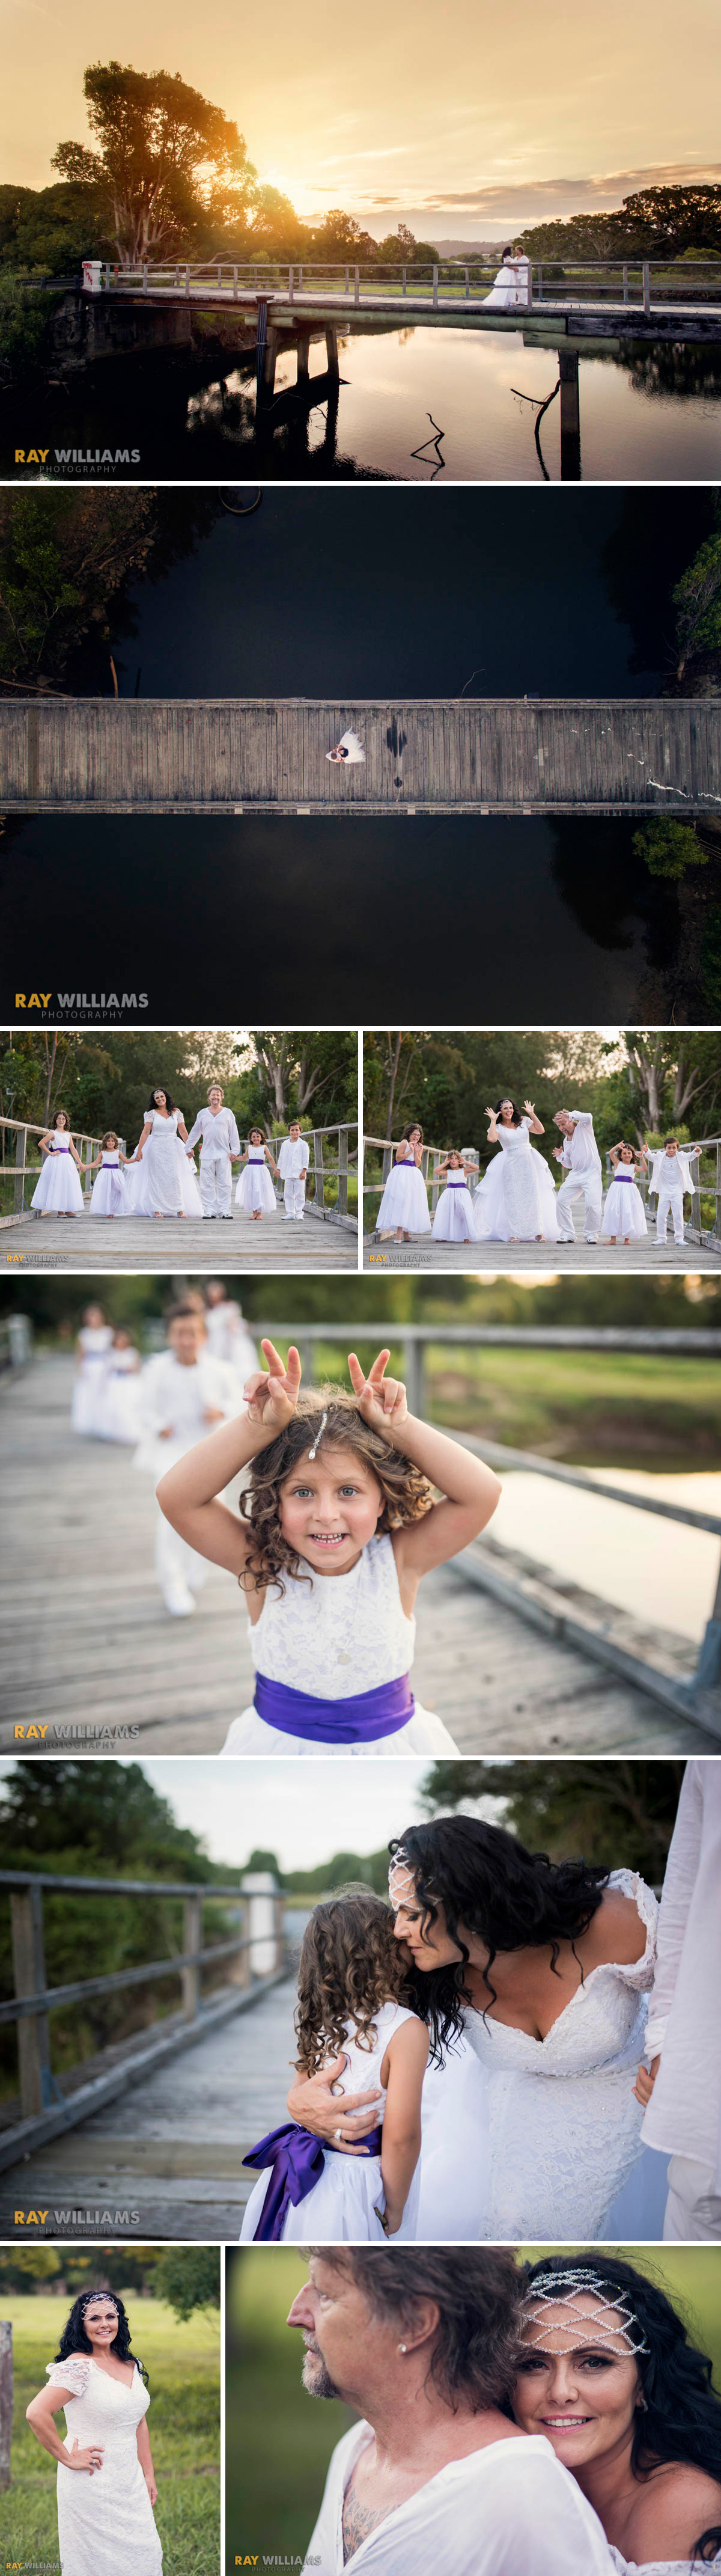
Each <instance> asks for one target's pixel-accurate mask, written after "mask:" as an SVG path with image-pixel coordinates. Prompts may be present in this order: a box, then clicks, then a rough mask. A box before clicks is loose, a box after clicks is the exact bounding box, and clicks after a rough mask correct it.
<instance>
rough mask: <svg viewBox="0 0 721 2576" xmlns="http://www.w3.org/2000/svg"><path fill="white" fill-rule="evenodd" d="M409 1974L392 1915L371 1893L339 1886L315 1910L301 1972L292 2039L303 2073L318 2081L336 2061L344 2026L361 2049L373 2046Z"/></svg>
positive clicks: (305, 1938)
mask: <svg viewBox="0 0 721 2576" xmlns="http://www.w3.org/2000/svg"><path fill="white" fill-rule="evenodd" d="M407 1983H408V1971H407V1968H406V1967H405V1965H404V1962H403V1959H402V1957H401V1953H400V1949H399V1945H398V1942H397V1941H396V1938H395V1934H394V1930H393V1915H392V1913H391V1909H390V1906H389V1905H385V1904H384V1902H383V1898H382V1896H374V1894H373V1892H372V1889H371V1888H369V1887H362V1886H361V1887H354V1886H350V1887H343V1888H340V1889H339V1892H338V1894H337V1896H329V1897H326V1898H325V1899H324V1900H323V1903H322V1904H321V1905H314V1907H313V1912H312V1914H311V1917H310V1921H309V1923H307V1924H306V1928H305V1932H304V1934H303V1942H302V1947H301V1953H300V1967H299V1970H298V2003H297V2008H296V2013H295V2035H296V2039H297V2041H298V2055H299V2059H300V2063H301V2066H302V2068H303V2073H304V2074H305V2075H317V2073H318V2071H319V2068H320V2067H321V2066H322V2065H323V2063H324V2060H325V2059H327V2058H328V2057H330V2056H333V2057H338V2056H339V2055H340V2051H341V2049H342V2048H343V2046H344V2044H345V2032H346V2027H347V2024H348V2022H349V2021H353V2022H354V2023H355V2024H356V2033H355V2035H356V2038H357V2041H358V2046H359V2048H368V2049H370V2048H372V2047H373V2044H374V2040H375V2037H376V2033H375V2029H374V2018H375V2014H376V2013H378V2012H380V2009H381V2005H382V2004H386V2003H389V2002H390V2001H391V1999H393V2000H394V2001H395V2002H398V2001H399V2000H400V1998H401V1996H402V1995H403V1994H404V1993H405V1988H406V1985H407Z"/></svg>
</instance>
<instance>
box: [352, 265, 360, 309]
mask: <svg viewBox="0 0 721 2576" xmlns="http://www.w3.org/2000/svg"><path fill="white" fill-rule="evenodd" d="M353 302H354V304H360V269H359V268H354V270H353Z"/></svg>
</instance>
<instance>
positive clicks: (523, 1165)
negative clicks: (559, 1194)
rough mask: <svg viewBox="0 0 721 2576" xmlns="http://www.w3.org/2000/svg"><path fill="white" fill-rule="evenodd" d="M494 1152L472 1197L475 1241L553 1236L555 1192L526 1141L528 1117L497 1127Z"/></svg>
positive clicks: (555, 1236) (555, 1238)
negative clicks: (498, 1148)
mask: <svg viewBox="0 0 721 2576" xmlns="http://www.w3.org/2000/svg"><path fill="white" fill-rule="evenodd" d="M498 1143H499V1147H500V1151H499V1153H497V1154H494V1156H493V1161H492V1162H491V1163H489V1166H488V1170H487V1172H485V1173H484V1176H483V1180H482V1181H479V1184H478V1188H477V1190H476V1192H475V1195H474V1200H473V1214H474V1219H475V1228H476V1242H477V1243H487V1242H492V1243H510V1242H511V1241H514V1242H516V1243H535V1242H536V1241H537V1239H538V1236H539V1235H540V1237H541V1240H542V1242H543V1243H557V1242H558V1233H559V1227H558V1217H557V1214H556V1192H555V1189H554V1186H553V1181H552V1179H551V1174H550V1172H549V1169H548V1164H547V1163H544V1160H543V1155H542V1154H537V1153H536V1149H535V1146H534V1145H532V1144H531V1130H530V1120H529V1119H528V1118H522V1119H521V1124H520V1127H499V1129H498Z"/></svg>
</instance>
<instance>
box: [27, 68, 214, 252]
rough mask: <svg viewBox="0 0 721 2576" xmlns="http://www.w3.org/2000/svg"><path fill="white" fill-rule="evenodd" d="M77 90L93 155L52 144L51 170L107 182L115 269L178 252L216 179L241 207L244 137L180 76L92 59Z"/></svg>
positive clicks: (67, 145) (83, 149)
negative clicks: (94, 145) (94, 139)
mask: <svg viewBox="0 0 721 2576" xmlns="http://www.w3.org/2000/svg"><path fill="white" fill-rule="evenodd" d="M83 89H84V93H85V98H86V100H87V106H88V123H89V126H90V130H91V133H92V134H94V135H95V136H97V140H98V143H99V146H100V149H99V151H98V152H96V153H94V152H89V151H88V150H87V149H86V147H85V146H84V145H83V144H79V143H60V144H59V145H58V149H57V152H56V153H55V154H54V157H53V165H52V166H53V169H55V170H59V171H60V173H61V175H62V176H63V177H64V178H67V179H85V180H89V179H91V178H92V179H94V180H95V181H97V182H104V183H105V185H106V187H107V191H108V198H109V202H110V204H111V206H112V213H113V229H114V236H115V244H116V249H117V254H118V259H119V262H120V264H121V266H122V267H124V268H135V267H137V266H138V263H139V262H141V261H143V260H148V259H153V258H156V259H157V258H160V256H161V255H162V254H163V253H168V252H169V251H172V250H173V249H175V248H177V247H178V246H180V245H181V244H182V245H183V246H186V244H187V242H188V239H189V238H191V239H192V234H193V229H194V226H195V224H196V223H197V220H198V218H199V216H200V215H201V214H202V212H203V210H204V207H205V205H206V203H207V201H208V199H209V198H210V197H212V192H213V189H214V188H215V189H217V188H218V187H219V186H220V185H221V183H224V184H225V186H226V188H227V186H228V185H229V184H231V183H232V187H233V190H234V193H235V202H236V210H237V211H239V210H240V205H241V203H242V202H243V191H244V190H246V191H247V190H248V189H249V188H250V186H251V184H252V182H253V181H254V179H255V176H256V173H255V171H254V170H253V168H252V165H251V164H250V162H249V161H248V158H247V154H246V148H245V140H244V137H243V135H242V134H240V133H239V132H238V127H237V125H236V124H235V123H234V122H233V120H232V118H229V117H227V116H225V115H224V114H223V110H222V108H219V107H214V106H213V105H212V104H211V101H210V100H209V99H207V98H204V97H203V96H202V93H201V91H200V90H197V89H191V88H190V87H189V85H188V82H187V81H184V80H181V78H180V74H179V73H177V72H176V73H171V72H166V71H157V72H136V71H135V70H134V69H133V65H132V63H118V62H110V63H91V64H89V66H88V69H87V71H86V73H85V78H84V82H83Z"/></svg>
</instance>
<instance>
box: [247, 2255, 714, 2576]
mask: <svg viewBox="0 0 721 2576" xmlns="http://www.w3.org/2000/svg"><path fill="white" fill-rule="evenodd" d="M570 2250H576V2249H570ZM611 2250H612V2249H611V2248H610V2247H608V2246H604V2249H603V2251H604V2253H609V2252H610V2251H611ZM557 2251H558V2248H557V2247H556V2246H542V2245H534V2246H525V2247H522V2248H521V2249H520V2253H521V2255H522V2256H524V2255H525V2256H528V2258H529V2259H530V2260H532V2261H536V2260H537V2259H538V2257H539V2255H541V2254H552V2253H556V2252H557ZM619 2251H620V2252H621V2253H623V2254H624V2256H625V2258H626V2260H627V2261H630V2262H632V2263H635V2264H636V2265H637V2267H638V2269H639V2271H642V2272H646V2273H648V2274H649V2275H650V2277H651V2279H652V2280H654V2281H655V2282H656V2283H657V2284H658V2286H659V2288H661V2289H663V2290H665V2291H666V2293H667V2295H668V2297H669V2298H671V2299H672V2300H673V2303H674V2306H675V2307H678V2308H679V2309H680V2311H681V2313H682V2315H683V2317H684V2321H685V2323H686V2325H687V2327H688V2330H689V2333H690V2335H691V2337H692V2340H693V2341H694V2342H698V2343H699V2344H700V2345H701V2347H702V2349H703V2351H704V2352H708V2353H710V2354H711V2357H712V2359H713V2363H714V2380H715V2383H716V2385H717V2387H718V2388H719V2390H721V2246H719V2247H716V2246H706V2245H704V2246H698V2247H696V2246H653V2247H646V2246H643V2245H642V2246H639V2247H635V2246H623V2247H620V2248H619ZM305 2277H306V2268H305V2259H304V2256H303V2253H302V2251H301V2249H300V2247H299V2248H298V2249H294V2250H293V2251H292V2252H291V2251H290V2249H288V2250H286V2248H285V2247H283V2246H278V2247H273V2248H272V2249H271V2248H270V2247H267V2248H265V2249H264V2250H263V2251H262V2252H261V2251H260V2249H258V2250H252V2249H250V2248H249V2249H248V2252H247V2253H243V2254H242V2255H240V2256H237V2255H235V2254H234V2255H233V2256H232V2257H231V2261H230V2264H229V2277H228V2307H227V2316H228V2372H227V2381H226V2388H227V2400H226V2404H227V2445H226V2447H227V2472H226V2521H227V2554H226V2565H227V2568H228V2569H233V2570H234V2567H235V2559H236V2556H241V2555H243V2554H245V2553H246V2552H248V2553H250V2554H255V2553H256V2552H261V2553H262V2552H265V2553H266V2554H267V2555H272V2554H278V2555H279V2556H282V2555H283V2554H284V2553H287V2554H288V2556H291V2555H294V2554H297V2555H298V2556H299V2557H302V2556H303V2554H304V2552H305V2550H306V2549H307V2546H308V2542H309V2539H310V2535H311V2532H312V2530H313V2525H314V2521H315V2518H316V2515H317V2512H318V2508H319V2504H320V2499H321V2495H322V2492H323V2483H324V2479H325V2473H326V2470H327V2467H328V2462H329V2459H330V2455H331V2451H332V2450H333V2449H334V2447H335V2444H336V2442H338V2441H339V2440H340V2437H341V2434H342V2433H345V2432H346V2431H347V2429H348V2426H349V2424H351V2423H352V2422H353V2421H354V2420H355V2419H354V2416H353V2414H352V2412H351V2410H350V2408H348V2407H346V2406H341V2405H340V2404H339V2403H338V2402H337V2401H335V2400H330V2401H328V2402H327V2403H324V2404H319V2403H316V2402H314V2401H313V2400H312V2399H310V2398H308V2397H306V2395H305V2392H304V2390H303V2389H302V2387H301V2376H300V2374H301V2363H302V2344H301V2337H300V2335H296V2334H292V2333H289V2332H288V2330H287V2328H286V2324H285V2319H286V2316H287V2312H288V2308H289V2307H290V2304H291V2300H292V2299H294V2298H295V2297H296V2295H297V2292H298V2290H299V2289H300V2288H301V2286H302V2283H303V2281H304V2279H305Z"/></svg>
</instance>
